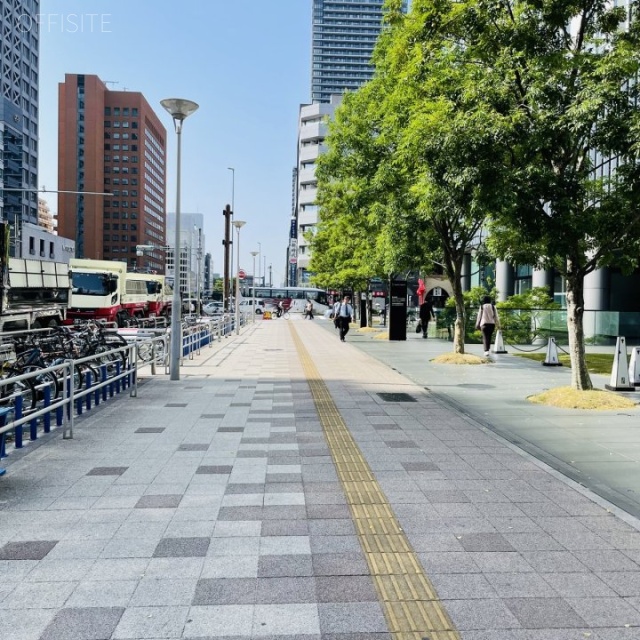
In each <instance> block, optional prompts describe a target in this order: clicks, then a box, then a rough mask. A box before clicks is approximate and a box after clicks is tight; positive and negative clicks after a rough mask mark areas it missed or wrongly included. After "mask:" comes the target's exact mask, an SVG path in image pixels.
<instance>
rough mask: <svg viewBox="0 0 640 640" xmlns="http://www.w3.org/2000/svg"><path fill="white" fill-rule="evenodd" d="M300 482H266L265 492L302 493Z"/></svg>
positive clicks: (302, 487) (302, 488)
mask: <svg viewBox="0 0 640 640" xmlns="http://www.w3.org/2000/svg"><path fill="white" fill-rule="evenodd" d="M303 491H304V485H303V484H302V482H267V484H265V486H264V492H265V493H302V492H303Z"/></svg>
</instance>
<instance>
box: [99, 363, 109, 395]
mask: <svg viewBox="0 0 640 640" xmlns="http://www.w3.org/2000/svg"><path fill="white" fill-rule="evenodd" d="M108 377H109V376H108V375H107V365H106V364H101V365H100V381H101V382H102V399H103V400H104V401H105V402H106V400H107V386H108V385H107V384H106V382H107V378H108Z"/></svg>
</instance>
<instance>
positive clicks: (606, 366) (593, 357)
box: [513, 352, 613, 375]
mask: <svg viewBox="0 0 640 640" xmlns="http://www.w3.org/2000/svg"><path fill="white" fill-rule="evenodd" d="M513 355H514V356H518V357H520V358H527V359H529V360H536V361H537V362H544V359H545V358H546V357H547V355H546V353H517V352H514V353H513ZM586 358H587V369H588V371H589V373H602V374H604V375H608V374H610V373H611V369H612V368H613V354H612V353H587V355H586ZM558 360H559V361H560V363H561V364H563V365H564V366H565V367H570V366H571V359H570V358H569V356H568V355H566V354H564V353H562V354H561V353H559V354H558Z"/></svg>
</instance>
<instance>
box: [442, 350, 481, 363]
mask: <svg viewBox="0 0 640 640" xmlns="http://www.w3.org/2000/svg"><path fill="white" fill-rule="evenodd" d="M431 362H435V363H436V364H486V363H487V362H491V360H489V359H488V358H481V357H479V356H474V355H472V354H470V353H453V352H452V353H443V354H442V355H440V356H438V357H437V358H434V359H433V360H431Z"/></svg>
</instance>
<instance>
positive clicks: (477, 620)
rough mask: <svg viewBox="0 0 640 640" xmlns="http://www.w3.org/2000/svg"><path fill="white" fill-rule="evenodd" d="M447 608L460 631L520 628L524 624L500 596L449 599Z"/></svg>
mask: <svg viewBox="0 0 640 640" xmlns="http://www.w3.org/2000/svg"><path fill="white" fill-rule="evenodd" d="M446 609H447V612H448V614H449V616H450V617H451V620H452V621H453V624H454V625H455V627H456V628H457V629H458V631H462V632H466V631H467V630H471V629H519V628H521V627H522V626H525V625H522V624H521V623H520V622H519V621H518V619H517V618H516V617H515V616H514V615H513V614H512V612H511V611H510V610H509V609H508V608H507V607H506V606H505V604H504V602H503V601H502V600H500V599H498V598H494V599H486V600H482V599H478V600H447V602H446Z"/></svg>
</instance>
